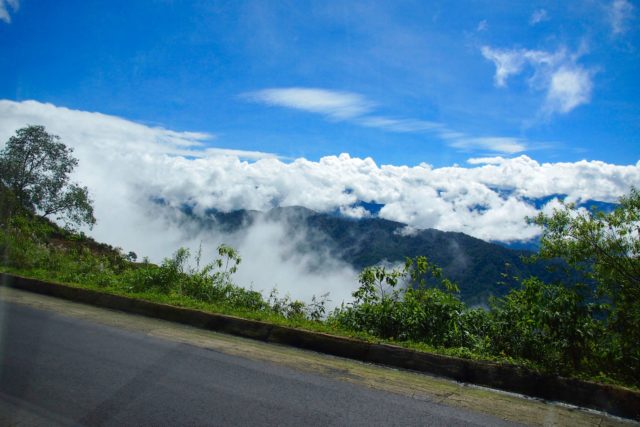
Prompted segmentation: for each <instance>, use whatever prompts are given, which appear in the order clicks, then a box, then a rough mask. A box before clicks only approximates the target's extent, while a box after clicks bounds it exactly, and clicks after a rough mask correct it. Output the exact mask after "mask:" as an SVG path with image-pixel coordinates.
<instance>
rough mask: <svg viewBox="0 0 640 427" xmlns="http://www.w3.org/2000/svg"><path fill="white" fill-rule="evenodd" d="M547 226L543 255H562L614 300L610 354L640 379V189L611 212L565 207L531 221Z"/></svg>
mask: <svg viewBox="0 0 640 427" xmlns="http://www.w3.org/2000/svg"><path fill="white" fill-rule="evenodd" d="M531 221H532V222H533V223H535V224H538V225H539V226H541V227H542V228H543V234H542V239H541V247H540V253H539V255H538V256H539V257H542V258H551V257H558V258H561V259H563V260H565V261H566V262H567V263H568V264H569V265H571V266H572V267H574V268H576V269H578V270H579V271H581V272H582V273H583V274H584V276H585V278H587V279H592V280H595V282H596V283H597V291H598V294H597V295H596V297H601V298H604V299H603V301H604V302H606V303H608V304H606V305H605V307H603V308H605V309H607V310H608V313H607V318H606V319H607V322H606V328H607V333H608V336H609V337H610V338H611V339H610V342H609V349H610V350H609V358H610V360H611V361H612V363H614V364H615V365H616V366H624V367H625V369H624V371H625V373H626V374H625V375H629V376H630V377H631V378H635V379H636V380H637V378H640V345H639V343H640V193H639V192H638V190H636V189H635V188H632V189H631V191H630V193H629V195H627V196H625V197H622V198H620V200H619V204H618V206H617V207H616V208H615V209H614V210H613V211H611V212H602V211H598V210H596V209H593V210H591V211H586V210H584V209H581V210H579V209H576V208H575V206H574V205H571V204H567V205H563V206H562V207H561V208H560V209H557V210H555V211H554V212H553V214H552V215H545V214H542V213H541V214H540V215H538V216H537V217H535V218H533V219H531Z"/></svg>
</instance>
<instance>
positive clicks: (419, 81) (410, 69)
mask: <svg viewBox="0 0 640 427" xmlns="http://www.w3.org/2000/svg"><path fill="white" fill-rule="evenodd" d="M639 9H640V5H638V4H636V2H634V1H629V0H611V1H609V0H606V1H595V0H586V1H571V2H551V1H548V2H547V1H542V2H521V1H515V2H514V1H486V2H484V1H466V2H449V1H446V2H445V1H441V2H438V1H433V2H424V1H415V2H413V1H403V2H383V1H375V2H373V1H371V2H355V1H352V2H349V1H322V2H312V1H311V2H310V1H289V2H285V1H271V2H265V1H255V2H254V1H246V2H240V1H228V2H225V1H170V0H162V1H161V0H155V1H152V0H147V1H109V2H104V1H93V0H82V1H80V0H77V1H73V0H69V1H55V2H52V1H36V0H20V1H18V0H0V52H2V56H1V57H0V99H5V100H10V101H25V100H36V101H39V102H41V103H51V104H53V105H55V106H58V107H66V108H69V109H73V110H80V111H90V112H100V113H104V114H108V115H114V116H118V117H122V118H125V119H127V120H131V121H134V122H137V123H141V124H144V125H147V126H158V127H163V128H166V129H171V130H174V131H189V132H201V133H206V134H209V135H211V138H210V139H209V140H207V141H206V144H207V145H210V146H215V147H218V148H223V149H234V150H247V151H260V152H266V153H274V154H275V155H277V156H280V157H281V158H282V159H284V160H287V159H294V158H299V157H304V158H306V159H309V160H313V161H317V160H318V159H320V158H321V157H323V156H327V155H337V154H340V153H342V152H346V153H349V154H350V155H351V156H353V157H360V158H364V157H368V156H370V157H372V158H373V159H374V160H375V161H376V162H377V163H378V164H394V165H409V166H413V165H417V164H420V163H421V162H426V163H428V164H431V165H434V166H436V167H441V166H448V165H452V164H456V163H459V164H463V163H465V162H466V161H467V159H469V158H478V157H488V156H496V155H501V156H503V157H514V156H519V155H522V154H526V155H527V156H529V157H531V158H533V159H536V160H537V161H540V162H576V161H578V160H581V159H587V160H601V161H603V162H606V163H613V164H626V165H629V164H635V163H636V162H637V161H638V160H639V159H640V137H639V135H640V78H639V77H638V76H640V51H639V49H640V37H639V35H640V31H639V28H640V25H638V23H639V22H640V21H639V20H638V17H639V16H640V11H639Z"/></svg>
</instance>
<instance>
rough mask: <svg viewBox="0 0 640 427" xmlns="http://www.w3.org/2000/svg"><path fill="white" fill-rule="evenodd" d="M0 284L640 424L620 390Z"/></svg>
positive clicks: (630, 395) (83, 294)
mask: <svg viewBox="0 0 640 427" xmlns="http://www.w3.org/2000/svg"><path fill="white" fill-rule="evenodd" d="M0 283H1V284H3V285H6V286H9V287H12V288H16V289H21V290H25V291H30V292H36V293H40V294H44V295H49V296H54V297H58V298H64V299H67V300H71V301H76V302H81V303H86V304H91V305H95V306H99V307H104V308H110V309H115V310H120V311H125V312H128V313H134V314H140V315H144V316H149V317H155V318H158V319H163V320H169V321H172V322H177V323H182V324H187V325H190V326H195V327H199V328H203V329H208V330H213V331H218V332H224V333H227V334H233V335H237V336H241V337H246V338H251V339H256V340H261V341H265V342H271V343H277V344H285V345H290V346H294V347H298V348H304V349H308V350H314V351H318V352H321V353H326V354H331V355H334V356H340V357H346V358H350V359H355V360H360V361H363V362H370V363H377V364H381V365H387V366H392V367H396V368H403V369H411V370H414V371H419V372H424V373H429V374H433V375H438V376H442V377H446V378H451V379H454V380H456V381H460V382H465V383H471V384H477V385H482V386H486V387H491V388H496V389H500V390H505V391H510V392H515V393H522V394H524V395H527V396H533V397H538V398H542V399H546V400H553V401H559V402H565V403H569V404H573V405H577V406H581V407H585V408H591V409H596V410H600V411H605V412H608V413H610V414H613V415H617V416H620V417H625V418H631V419H635V420H639V421H640V392H637V391H633V390H629V389H626V388H623V387H617V386H612V385H607V384H598V383H592V382H587V381H581V380H575V379H568V378H561V377H555V376H548V375H541V374H538V373H535V372H532V371H529V370H526V369H524V368H519V367H516V366H511V365H501V364H496V363H490V362H481V361H476V360H468V359H459V358H455V357H449V356H441V355H437V354H430V353H424V352H419V351H415V350H411V349H406V348H402V347H397V346H393V345H388V344H372V343H367V342H363V341H358V340H355V339H351V338H344V337H338V336H333V335H328V334H323V333H319V332H311V331H305V330H301V329H294V328H289V327H285V326H279V325H272V324H269V323H266V322H261V321H257V320H248V319H242V318H238V317H233V316H227V315H222V314H211V313H205V312H202V311H199V310H194V309H188V308H180V307H174V306H170V305H165V304H159V303H153V302H148V301H142V300H137V299H134V298H128V297H122V296H117V295H110V294H104V293H101V292H98V291H93V290H89V289H81V288H74V287H71V286H66V285H60V284H53V283H47V282H43V281H40V280H35V279H28V278H24V277H19V276H15V275H10V274H4V273H0Z"/></svg>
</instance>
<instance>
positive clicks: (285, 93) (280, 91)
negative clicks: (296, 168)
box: [244, 87, 373, 120]
mask: <svg viewBox="0 0 640 427" xmlns="http://www.w3.org/2000/svg"><path fill="white" fill-rule="evenodd" d="M244 96H245V97H246V98H247V99H250V100H253V101H256V102H262V103H265V104H270V105H276V106H279V107H287V108H294V109H297V110H303V111H308V112H310V113H319V114H323V115H325V116H327V117H329V118H332V119H336V120H345V119H350V118H353V117H357V116H361V115H363V114H365V113H368V112H369V111H370V110H371V108H372V106H373V104H372V103H371V102H370V101H368V100H367V99H366V98H365V97H363V96H361V95H358V94H357V93H351V92H338V91H331V90H326V89H316V88H301V87H290V88H273V89H264V90H260V91H257V92H252V93H248V94H245V95H244Z"/></svg>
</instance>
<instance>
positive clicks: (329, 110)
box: [241, 87, 527, 154]
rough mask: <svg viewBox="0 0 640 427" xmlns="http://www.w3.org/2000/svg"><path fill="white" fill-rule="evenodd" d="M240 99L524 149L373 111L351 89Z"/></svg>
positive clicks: (471, 144) (490, 147)
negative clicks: (346, 90) (349, 90)
mask: <svg viewBox="0 0 640 427" xmlns="http://www.w3.org/2000/svg"><path fill="white" fill-rule="evenodd" d="M241 97H242V98H244V99H246V100H249V101H252V102H259V103H262V104H266V105H273V106H278V107H285V108H292V109H296V110H301V111H306V112H309V113H316V114H321V115H323V116H325V117H327V118H328V119H330V120H341V121H349V122H350V123H353V124H356V125H358V126H364V127H369V128H377V129H382V130H385V131H389V132H401V133H426V134H431V135H434V136H435V137H436V138H439V139H441V140H443V141H445V142H446V143H447V145H449V146H450V147H453V148H456V149H458V150H460V151H473V150H482V151H490V152H494V153H501V154H514V153H519V152H522V151H525V150H526V149H527V144H526V141H525V140H523V139H520V138H512V137H503V136H485V137H474V136H470V135H467V134H465V133H462V132H458V131H456V130H453V129H450V128H449V127H447V126H446V125H445V124H444V123H439V122H434V121H429V120H421V119H414V118H406V117H390V116H383V115H377V114H375V107H376V105H377V104H376V103H375V102H373V101H371V100H369V99H368V98H366V97H365V96H363V95H361V94H357V93H353V92H340V91H331V90H327V89H318V88H302V87H292V88H271V89H264V90H259V91H255V92H249V93H245V94H243V95H241Z"/></svg>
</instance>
